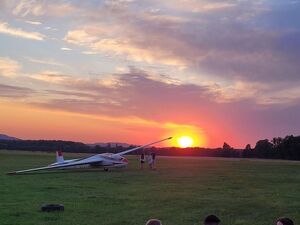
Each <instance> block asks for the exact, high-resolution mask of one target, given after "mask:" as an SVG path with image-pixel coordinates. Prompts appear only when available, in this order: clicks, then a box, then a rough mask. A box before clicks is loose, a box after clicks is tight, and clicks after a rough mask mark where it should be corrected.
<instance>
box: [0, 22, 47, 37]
mask: <svg viewBox="0 0 300 225" xmlns="http://www.w3.org/2000/svg"><path fill="white" fill-rule="evenodd" d="M0 33H2V34H7V35H11V36H15V37H20V38H25V39H30V40H35V41H43V40H44V39H45V35H43V34H41V33H39V32H30V31H25V30H23V29H21V28H14V27H11V26H9V24H8V23H5V22H1V21H0Z"/></svg>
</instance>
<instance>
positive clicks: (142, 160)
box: [140, 152, 145, 169]
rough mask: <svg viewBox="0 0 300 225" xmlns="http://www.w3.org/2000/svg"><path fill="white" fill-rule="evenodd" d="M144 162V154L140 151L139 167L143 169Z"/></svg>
mask: <svg viewBox="0 0 300 225" xmlns="http://www.w3.org/2000/svg"><path fill="white" fill-rule="evenodd" d="M144 163H145V154H144V152H142V154H141V156H140V168H141V169H144Z"/></svg>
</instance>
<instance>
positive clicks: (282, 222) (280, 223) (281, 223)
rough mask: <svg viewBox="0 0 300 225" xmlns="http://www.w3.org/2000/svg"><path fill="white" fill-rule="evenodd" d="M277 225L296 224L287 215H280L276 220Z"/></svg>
mask: <svg viewBox="0 0 300 225" xmlns="http://www.w3.org/2000/svg"><path fill="white" fill-rule="evenodd" d="M276 225H294V222H293V220H291V219H289V218H287V217H280V218H279V219H278V220H277V221H276Z"/></svg>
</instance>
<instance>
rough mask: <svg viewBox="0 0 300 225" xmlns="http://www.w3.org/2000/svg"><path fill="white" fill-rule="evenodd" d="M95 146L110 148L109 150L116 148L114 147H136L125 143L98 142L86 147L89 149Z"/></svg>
mask: <svg viewBox="0 0 300 225" xmlns="http://www.w3.org/2000/svg"><path fill="white" fill-rule="evenodd" d="M97 145H98V146H99V147H111V148H116V147H123V148H128V147H130V146H136V145H131V144H127V143H120V142H107V143H103V142H98V143H94V144H88V146H91V147H95V146H97Z"/></svg>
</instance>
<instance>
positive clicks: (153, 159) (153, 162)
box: [151, 152, 156, 169]
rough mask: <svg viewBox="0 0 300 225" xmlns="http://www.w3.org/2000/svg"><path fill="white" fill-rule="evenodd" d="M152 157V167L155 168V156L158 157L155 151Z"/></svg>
mask: <svg viewBox="0 0 300 225" xmlns="http://www.w3.org/2000/svg"><path fill="white" fill-rule="evenodd" d="M151 158H152V169H155V158H156V154H155V152H152V153H151Z"/></svg>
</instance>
